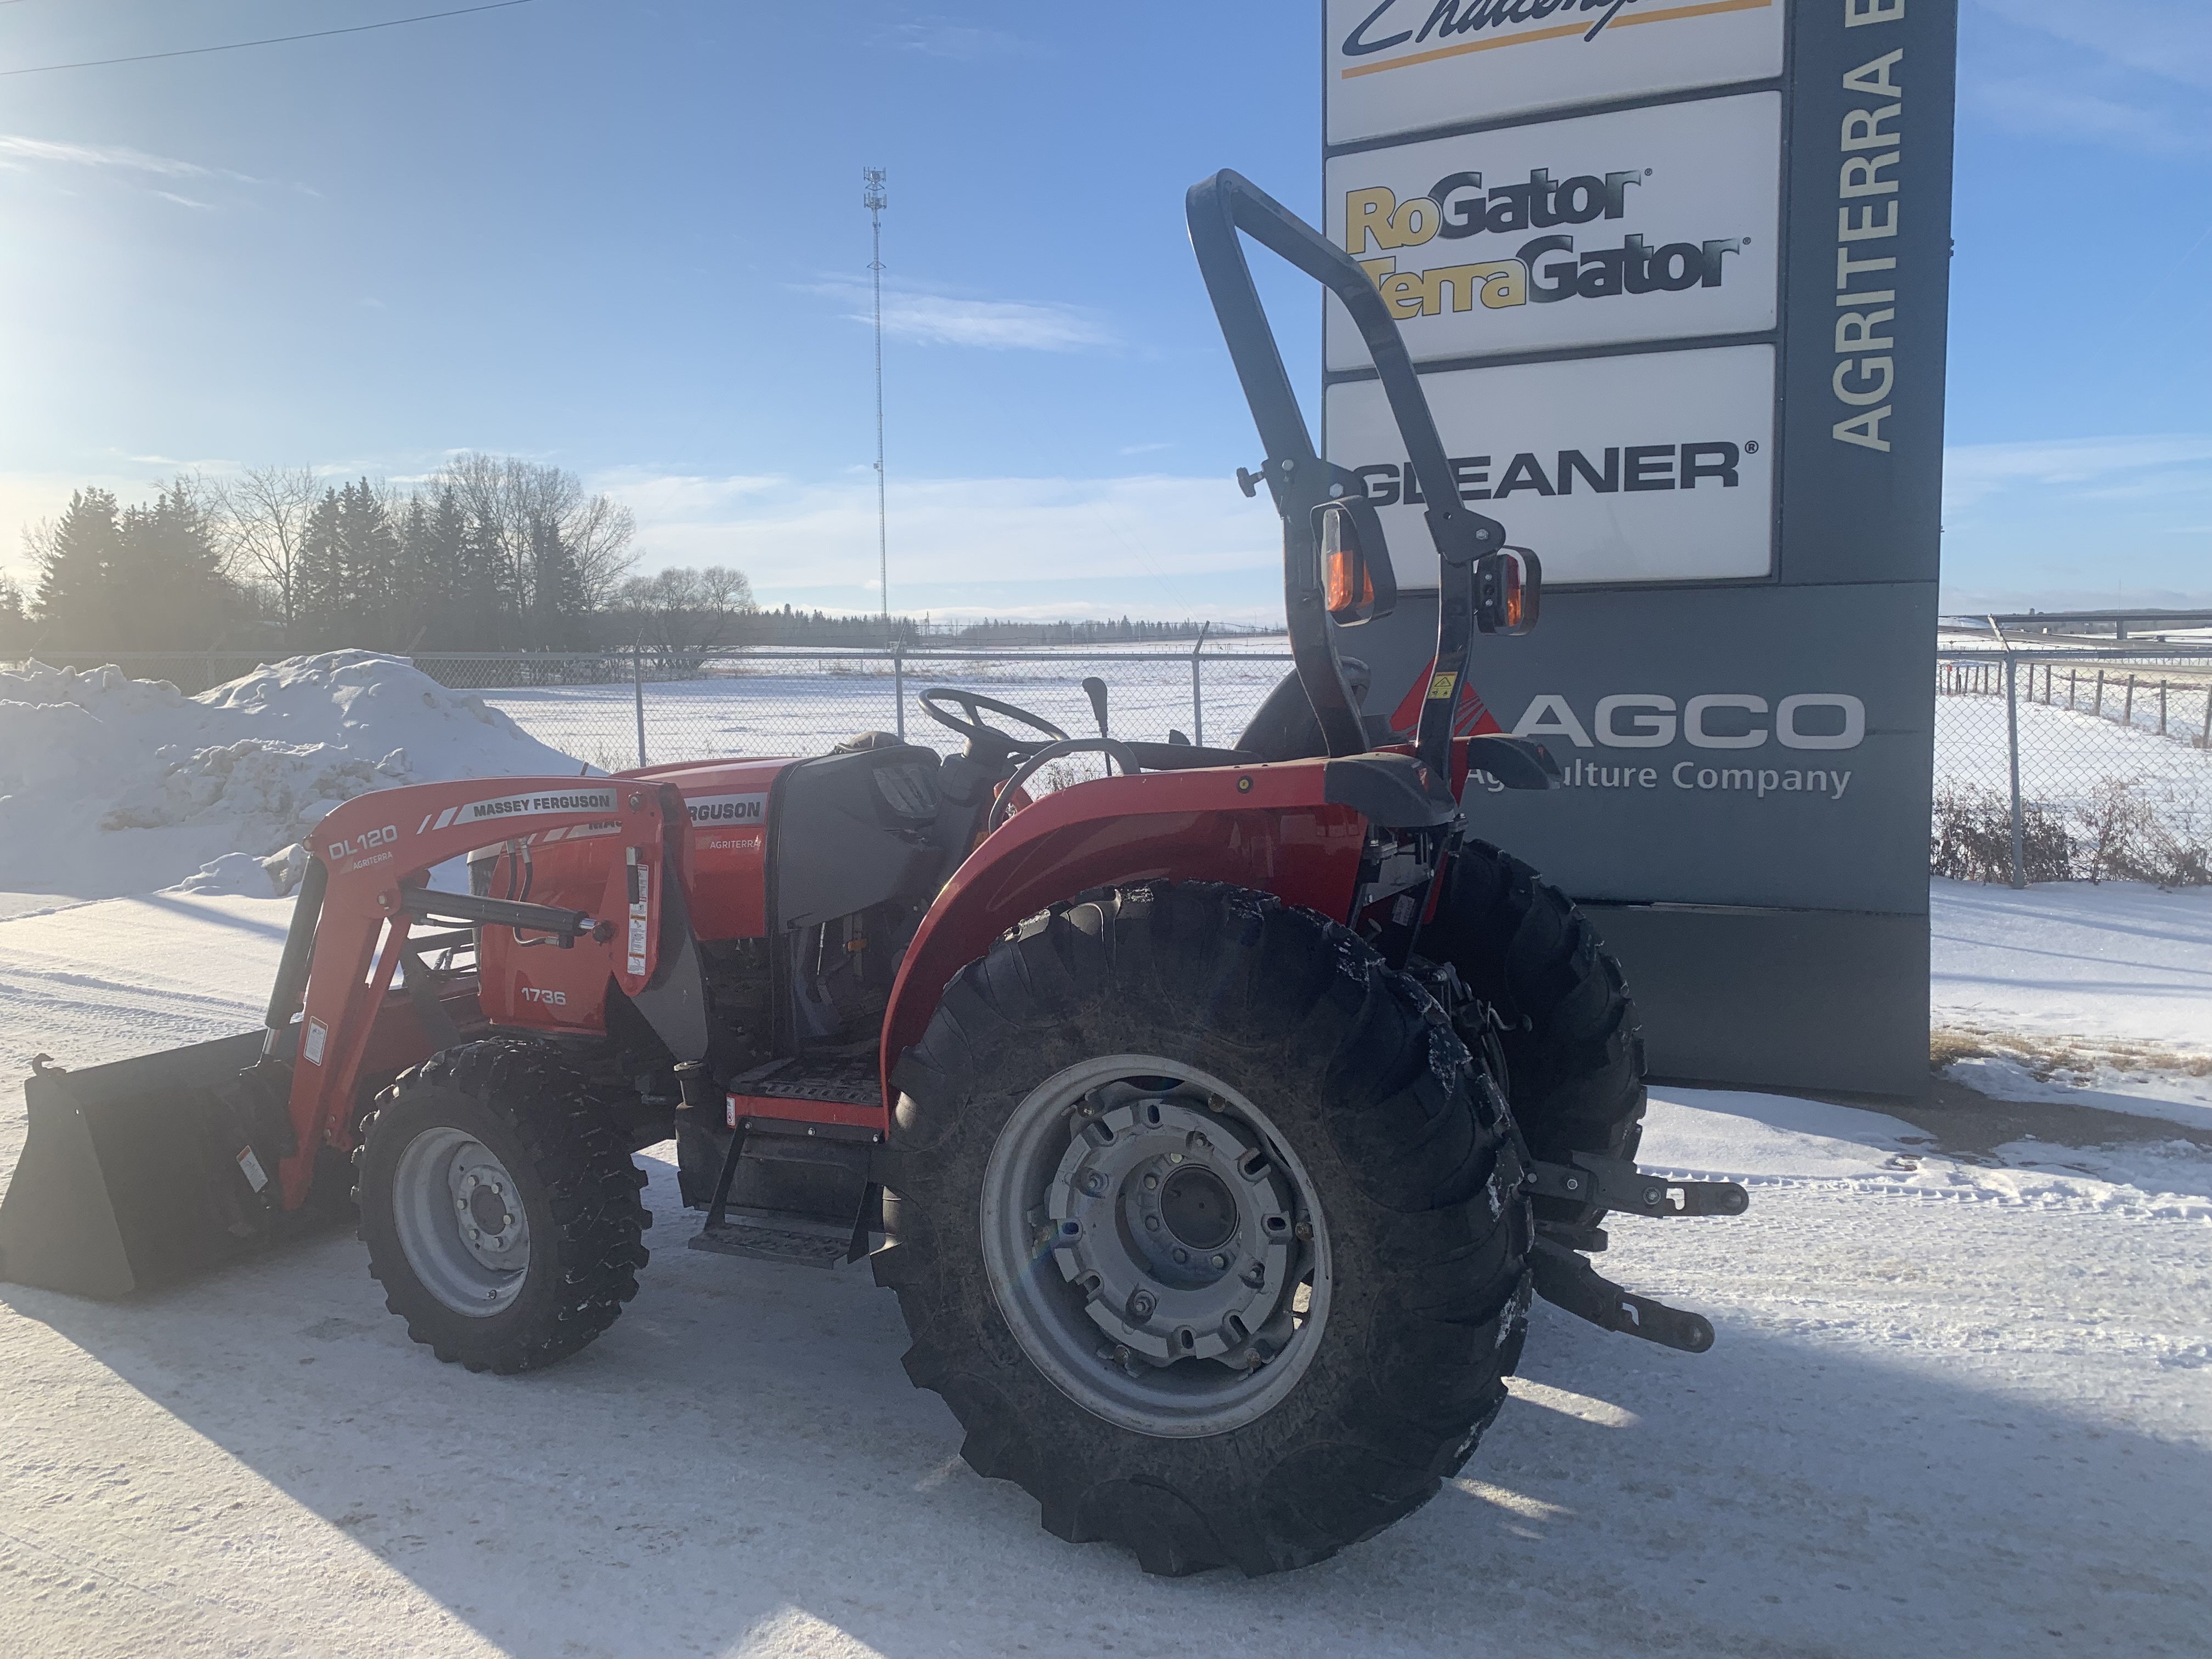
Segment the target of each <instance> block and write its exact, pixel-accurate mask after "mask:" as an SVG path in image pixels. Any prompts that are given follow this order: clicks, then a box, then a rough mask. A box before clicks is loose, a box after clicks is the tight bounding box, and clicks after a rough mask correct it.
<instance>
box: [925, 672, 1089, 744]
mask: <svg viewBox="0 0 2212 1659" xmlns="http://www.w3.org/2000/svg"><path fill="white" fill-rule="evenodd" d="M940 699H941V700H942V701H943V702H950V703H955V704H957V705H958V706H959V708H961V709H962V710H963V712H964V714H965V715H966V718H965V719H963V718H962V717H961V715H960V714H954V713H953V712H952V711H951V709H949V708H942V707H940V706H939V700H940ZM921 706H922V708H923V710H924V711H925V712H926V713H927V714H928V715H929V717H930V719H932V720H935V721H936V722H937V723H938V724H939V726H947V727H949V728H951V730H952V731H955V732H958V733H959V734H960V735H961V736H962V737H963V738H967V739H968V741H969V743H971V744H975V745H976V746H977V747H978V748H982V749H989V750H997V751H999V752H1000V753H1001V754H1012V753H1016V752H1018V751H1019V750H1024V749H1029V748H1034V747H1035V746H1036V745H1035V744H1029V743H1024V742H1023V741H1022V740H1021V739H1020V738H1011V737H1008V736H1007V735H1006V733H1005V732H1001V731H1000V730H999V728H998V727H997V726H993V725H991V724H990V723H989V722H988V721H987V720H984V718H983V716H982V714H981V711H982V710H984V709H988V710H990V712H991V713H993V714H1003V715H1005V716H1006V718H1007V719H1008V720H1017V721H1018V722H1020V723H1021V724H1022V725H1024V726H1027V727H1029V729H1030V731H1032V732H1042V734H1043V735H1044V737H1045V738H1046V739H1047V740H1048V741H1051V742H1056V743H1065V742H1066V741H1067V733H1066V732H1063V731H1061V730H1060V728H1059V727H1058V726H1054V724H1053V723H1052V722H1051V721H1050V720H1044V719H1042V718H1040V717H1039V716H1037V715H1036V714H1030V712H1029V710H1027V709H1026V708H1015V707H1014V706H1013V704H1012V703H1010V702H1000V701H999V700H998V699H997V698H996V697H982V696H976V694H975V692H973V691H963V690H958V689H957V688H956V687H953V686H950V685H933V686H931V687H930V688H929V690H927V691H925V692H923V693H922V694H921Z"/></svg>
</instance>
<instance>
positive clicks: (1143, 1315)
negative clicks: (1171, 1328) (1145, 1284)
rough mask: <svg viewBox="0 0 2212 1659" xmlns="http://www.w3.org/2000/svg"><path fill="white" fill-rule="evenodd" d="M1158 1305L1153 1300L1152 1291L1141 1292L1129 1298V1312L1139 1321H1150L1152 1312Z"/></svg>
mask: <svg viewBox="0 0 2212 1659" xmlns="http://www.w3.org/2000/svg"><path fill="white" fill-rule="evenodd" d="M1157 1306H1158V1304H1157V1303H1155V1302H1154V1301H1153V1300H1152V1292H1151V1291H1138V1292H1137V1293H1136V1294H1135V1295H1134V1296H1133V1297H1130V1298H1129V1311H1130V1312H1131V1313H1133V1314H1134V1315H1136V1316H1137V1317H1138V1318H1139V1319H1150V1318H1151V1317H1152V1310H1153V1309H1154V1308H1155V1307H1157Z"/></svg>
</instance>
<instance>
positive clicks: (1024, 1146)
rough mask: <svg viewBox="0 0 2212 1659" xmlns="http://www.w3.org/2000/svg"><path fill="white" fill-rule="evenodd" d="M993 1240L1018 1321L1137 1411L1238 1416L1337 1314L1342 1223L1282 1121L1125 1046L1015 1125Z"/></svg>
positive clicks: (986, 1221) (988, 1204)
mask: <svg viewBox="0 0 2212 1659" xmlns="http://www.w3.org/2000/svg"><path fill="white" fill-rule="evenodd" d="M981 1229H982V1245H983V1259H984V1262H985V1265H986V1266H987V1268H988V1270H989V1273H990V1278H991V1289H992V1291H993V1293H994V1295H995V1296H996V1297H997V1298H998V1303H999V1310H1000V1312H1001V1313H1002V1314H1003V1315H1004V1316H1006V1323H1007V1325H1008V1326H1009V1327H1010V1328H1012V1331H1013V1334H1014V1337H1015V1340H1017V1341H1018V1342H1019V1343H1020V1344H1021V1346H1022V1349H1023V1352H1025V1353H1026V1354H1027V1355H1028V1356H1029V1358H1030V1360H1031V1361H1033V1362H1034V1363H1035V1364H1036V1366H1037V1368H1038V1369H1039V1370H1042V1372H1043V1373H1044V1374H1045V1376H1048V1377H1049V1378H1050V1379H1051V1380H1052V1383H1053V1384H1054V1387H1056V1388H1058V1389H1060V1392H1061V1393H1063V1394H1065V1395H1067V1396H1068V1398H1070V1399H1071V1400H1073V1401H1075V1402H1076V1404H1078V1405H1079V1406H1081V1407H1083V1408H1084V1409H1085V1410H1086V1411H1088V1412H1091V1413H1093V1414H1094V1415H1096V1416H1098V1417H1101V1418H1103V1419H1105V1420H1106V1421H1108V1422H1109V1423H1113V1424H1115V1425H1119V1426H1121V1427H1122V1428H1127V1429H1134V1430H1136V1431H1138V1432H1139V1433H1141V1434H1147V1435H1153V1436H1157V1437H1163V1438H1189V1437H1196V1436H1200V1435H1212V1434H1220V1433H1224V1432H1225V1431H1228V1430H1231V1429H1233V1428H1236V1427H1237V1426H1239V1425H1242V1424H1245V1423H1249V1422H1251V1421H1252V1420H1253V1419H1255V1418H1259V1417H1261V1416H1264V1415H1265V1414H1266V1413H1267V1412H1269V1411H1271V1410H1273V1408H1274V1407H1275V1406H1276V1405H1278V1404H1279V1402H1280V1401H1282V1400H1283V1399H1284V1398H1285V1396H1286V1395H1288V1394H1289V1393H1290V1391H1291V1389H1293V1388H1295V1387H1296V1386H1297V1382H1298V1379H1299V1377H1300V1376H1303V1375H1304V1372H1305V1370H1306V1368H1307V1366H1309V1365H1310V1364H1311V1363H1312V1361H1313V1357H1314V1354H1315V1352H1316V1349H1317V1348H1318V1347H1319V1346H1320V1342H1321V1338H1322V1328H1323V1327H1324V1325H1325V1324H1326V1323H1327V1321H1328V1308H1329V1301H1330V1285H1331V1276H1330V1269H1329V1250H1328V1227H1327V1225H1326V1224H1325V1222H1324V1219H1323V1218H1322V1210H1321V1205H1320V1202H1319V1200H1318V1198H1317V1196H1316V1192H1315V1188H1314V1184H1313V1181H1312V1178H1311V1176H1309V1175H1308V1174H1307V1172H1306V1169H1305V1166H1304V1164H1302V1163H1300V1162H1299V1160H1298V1158H1297V1153H1296V1152H1293V1151H1292V1150H1291V1146H1290V1143H1289V1142H1288V1141H1287V1140H1285V1139H1284V1138H1283V1136H1282V1134H1281V1133H1280V1132H1279V1131H1278V1130H1277V1129H1276V1127H1275V1126H1274V1125H1273V1123H1272V1122H1270V1121H1268V1119H1267V1115H1265V1114H1264V1113H1262V1112H1261V1110H1260V1109H1259V1108H1257V1107H1256V1106H1255V1105H1254V1104H1253V1103H1252V1102H1251V1101H1249V1099H1247V1098H1246V1097H1244V1096H1243V1095H1242V1094H1240V1093H1238V1092H1237V1091H1236V1090H1235V1089H1232V1088H1231V1087H1230V1086H1229V1085H1227V1084H1226V1083H1225V1082H1223V1081H1222V1080H1221V1079H1219V1078H1217V1077H1214V1076H1212V1075H1211V1074H1210V1073H1206V1072H1202V1071H1200V1070H1198V1069H1197V1068H1195V1067H1194V1066H1188V1065H1185V1064H1183V1063H1182V1062H1181V1061H1179V1060H1164V1059H1161V1058H1160V1057H1159V1056H1158V1055H1153V1054H1109V1055H1105V1056H1103V1057H1101V1058H1100V1059H1097V1060H1086V1061H1085V1062H1084V1063H1083V1064H1082V1065H1080V1066H1070V1067H1069V1068H1068V1069H1067V1070H1066V1071H1064V1072H1061V1073H1058V1074H1056V1075H1055V1076H1054V1077H1051V1078H1048V1079H1046V1080H1045V1081H1044V1082H1042V1083H1041V1084H1039V1085H1037V1086H1036V1088H1035V1089H1033V1090H1031V1091H1030V1093H1029V1095H1028V1096H1027V1097H1025V1098H1024V1100H1023V1101H1022V1103H1021V1104H1020V1105H1018V1106H1017V1107H1016V1108H1015V1109H1014V1111H1013V1115H1012V1116H1011V1117H1010V1118H1008V1120H1007V1121H1006V1126H1005V1127H1003V1128H1002V1129H1000V1132H999V1138H998V1140H997V1142H996V1143H995V1144H994V1146H993V1147H992V1149H991V1158H990V1161H989V1164H988V1165H987V1168H986V1169H985V1171H984V1176H983V1194H982V1211H981Z"/></svg>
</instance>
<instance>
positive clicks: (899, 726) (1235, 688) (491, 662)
mask: <svg viewBox="0 0 2212 1659" xmlns="http://www.w3.org/2000/svg"><path fill="white" fill-rule="evenodd" d="M40 660H42V661H44V662H46V663H47V664H48V665H50V666H55V667H76V668H84V669H92V668H97V667H100V666H102V665H106V664H110V663H112V664H113V665H116V666H117V667H118V668H120V669H121V670H122V671H124V672H125V673H126V674H129V675H130V676H131V677H132V678H135V679H153V680H168V681H171V682H173V684H175V685H176V686H177V687H178V689H179V690H182V691H184V692H185V693H186V694H187V695H192V694H197V693H198V692H200V691H204V690H207V689H209V688H210V687H211V686H216V685H220V684H224V683H225V682H227V681H228V680H232V679H235V678H240V676H243V675H246V674H250V673H252V672H253V671H255V670H256V669H257V668H258V667H260V666H261V665H262V663H263V661H264V659H263V658H261V657H258V656H256V655H254V654H252V653H225V652H193V653H134V652H123V653H116V652H61V653H47V652H41V653H40ZM408 660H409V661H410V662H412V663H413V664H414V665H415V666H416V668H418V669H420V670H422V672H424V673H426V674H428V676H429V677H430V678H433V679H435V680H436V681H437V682H438V683H439V684H441V685H446V686H449V687H452V688H453V689H454V690H471V691H474V692H475V693H476V694H477V696H481V697H482V698H483V701H484V702H485V703H486V704H487V705H489V707H491V708H496V709H498V710H500V711H501V712H502V713H504V714H507V715H508V716H510V717H511V718H512V719H513V720H514V722H515V723H516V724H517V725H518V726H521V727H522V728H523V730H525V731H526V732H529V733H530V735H531V736H532V737H533V738H538V740H539V741H540V742H543V743H546V744H550V745H551V746H552V747H554V748H556V749H558V750H562V752H563V753H566V754H570V755H574V757H576V758H577V759H578V760H580V761H587V762H589V763H591V764H592V765H594V766H598V767H602V768H604V769H606V770H609V771H615V770H618V769H622V768H624V767H630V766H638V765H642V764H656V765H657V764H659V763H665V762H669V761H686V760H704V759H710V758H714V757H722V756H729V755H808V754H818V753H820V752H821V751H822V750H824V749H826V748H828V747H829V745H830V744H833V743H835V742H836V741H837V740H839V739H840V738H845V737H848V736H850V735H851V734H852V733H854V732H865V731H871V730H873V731H884V732H893V733H896V734H897V735H898V736H901V737H903V738H908V739H909V740H911V741H913V742H915V743H921V744H928V745H930V746H932V747H933V748H936V749H939V750H944V751H946V752H950V751H951V750H953V749H956V748H957V747H958V746H959V743H960V739H959V738H957V736H956V735H955V734H954V733H953V732H951V731H950V730H948V729H947V728H946V727H945V726H940V725H939V723H938V722H937V721H935V720H932V719H930V718H929V716H928V715H927V714H925V713H924V712H923V710H922V707H921V695H922V693H923V692H925V691H927V690H929V689H930V688H932V687H933V686H950V687H954V688H957V689H958V690H963V691H972V692H975V693H976V694H977V695H978V696H986V697H992V698H995V699H997V700H998V701H999V702H1008V703H1012V704H1014V705H1015V706H1017V707H1018V708H1025V709H1028V710H1029V711H1030V712H1031V713H1032V714H1037V715H1039V716H1041V717H1042V719H1044V720H1048V721H1050V722H1051V723H1052V724H1053V725H1054V726H1059V727H1060V729H1061V730H1063V731H1065V732H1067V733H1068V734H1069V735H1070V736H1072V737H1088V736H1090V735H1091V734H1092V733H1094V732H1096V731H1097V726H1096V723H1095V722H1094V720H1093V717H1092V714H1091V700H1090V698H1089V696H1087V695H1086V694H1085V691H1084V690H1083V681H1084V679H1085V678H1086V677H1090V676H1096V677H1097V678H1100V679H1102V680H1103V681H1105V683H1106V685H1107V688H1108V709H1107V720H1108V723H1109V728H1110V730H1111V731H1112V732H1114V733H1115V735H1117V736H1121V737H1131V738H1149V739H1152V740H1153V741H1160V740H1164V739H1165V738H1167V736H1168V734H1169V733H1170V732H1174V731H1179V732H1182V733H1183V734H1184V735H1185V736H1186V737H1188V738H1191V739H1192V740H1193V741H1194V742H1196V743H1201V744H1203V743H1207V742H1212V743H1214V744H1229V743H1232V742H1234V741H1235V740H1236V738H1237V734H1238V733H1239V732H1242V731H1243V729H1244V726H1245V723H1246V722H1247V721H1249V720H1250V719H1251V717H1252V715H1253V714H1254V712H1255V710H1257V708H1259V706H1260V703H1261V700H1262V699H1264V698H1265V697H1266V696H1267V693H1268V692H1269V691H1270V690H1273V688H1274V686H1275V684H1276V683H1277V682H1278V681H1279V680H1280V679H1281V678H1282V677H1283V674H1284V672H1285V670H1286V669H1287V667H1288V665H1289V663H1290V660H1291V658H1290V653H1288V652H1287V651H1285V649H1284V648H1283V646H1282V641H1280V640H1277V639H1267V638H1265V637H1262V638H1260V639H1257V640H1250V641H1246V640H1233V641H1201V642H1200V644H1199V645H1197V646H1194V647H1188V648H1186V649H1182V650H1161V649H1159V648H1158V647H1151V646H1146V647H1120V648H1116V647H1093V648H1089V649H1083V650H1069V649H1066V648H1064V647H1042V648H1033V649H1030V650H1021V651H1006V650H1000V651H996V652H983V651H975V650H967V651H962V650H956V649H930V650H918V651H892V650H872V651H871V650H823V649H818V648H786V647H755V648H751V649H748V650H744V651H740V652H731V653H723V654H717V655H702V654H692V655H690V656H684V657H678V658H670V657H667V656H657V655H656V654H655V653H653V652H651V651H646V652H641V653H636V652H599V653H553V652H512V653H478V654H463V653H440V652H418V653H415V654H414V655H412V656H411V657H410V658H409V659H408ZM991 718H994V719H997V720H1000V722H1001V723H1004V724H1006V725H1007V726H1009V728H1010V729H1013V727H1012V722H1010V721H1005V720H1004V717H991ZM1096 769H1097V761H1096V758H1095V757H1073V758H1072V759H1071V760H1070V761H1069V762H1068V763H1066V764H1065V765H1064V766H1063V767H1062V768H1061V769H1060V772H1059V773H1058V774H1056V775H1054V776H1053V777H1050V778H1048V779H1047V780H1045V782H1046V783H1047V785H1048V786H1050V785H1053V784H1056V783H1059V782H1063V781H1069V780H1070V779H1072V778H1073V777H1077V776H1081V775H1086V773H1091V772H1095V771H1096Z"/></svg>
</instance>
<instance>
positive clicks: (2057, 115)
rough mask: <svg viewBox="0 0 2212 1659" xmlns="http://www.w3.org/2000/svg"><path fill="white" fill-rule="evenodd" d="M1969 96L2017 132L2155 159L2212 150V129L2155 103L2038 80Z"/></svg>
mask: <svg viewBox="0 0 2212 1659" xmlns="http://www.w3.org/2000/svg"><path fill="white" fill-rule="evenodd" d="M1968 96H1969V98H1970V100H1972V103H1973V104H1974V105H1975V106H1976V107H1977V108H1978V109H1979V110H1980V111H1981V112H1983V113H1984V115H1987V116H1988V117H1990V119H1992V120H1994V121H1995V122H1996V123H1997V125H2000V126H2002V127H2004V128H2005V129H2006V130H2007V131H2012V132H2018V133H2024V134H2032V135H2034V136H2037V137H2057V138H2086V139H2095V140H2101V141H2103V142H2105V143H2115V144H2119V145H2123V146H2124V147H2126V148H2129V149H2140V150H2147V151H2149V152H2151V153H2153V154H2155V155H2184V154H2188V153H2191V152H2197V151H2203V150H2206V149H2212V129H2207V128H2205V127H2204V126H2203V125H2202V123H2201V121H2200V122H2199V123H2198V124H2197V125H2196V126H2194V127H2192V126H2191V124H2190V121H2189V119H2188V118H2186V117H2185V116H2183V115H2181V114H2179V113H2177V112H2172V111H2169V110H2166V109H2162V108H2160V107H2159V106H2157V105H2156V104H2155V103H2154V102H2153V101H2143V102H2130V101H2128V100H2124V99H2120V98H2104V97H2100V96H2099V95H2098V94H2095V93H2093V92H2087V91H2084V90H2082V89H2081V88H2075V87H2062V86H2056V85H2053V84H2051V82H2047V81H2042V80H2037V79H2034V78H2033V77H2024V78H2015V79H2010V80H2002V81H1982V82H1975V83H1973V84H1972V86H1970V88H1968Z"/></svg>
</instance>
